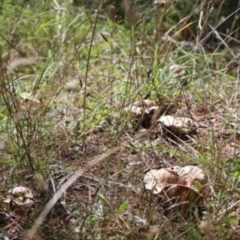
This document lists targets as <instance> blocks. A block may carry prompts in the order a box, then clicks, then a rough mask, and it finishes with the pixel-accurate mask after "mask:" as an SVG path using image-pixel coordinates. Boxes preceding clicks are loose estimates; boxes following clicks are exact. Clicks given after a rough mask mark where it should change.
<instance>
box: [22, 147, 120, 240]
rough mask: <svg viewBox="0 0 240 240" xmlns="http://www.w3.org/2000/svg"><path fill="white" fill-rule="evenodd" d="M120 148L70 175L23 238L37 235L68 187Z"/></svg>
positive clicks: (99, 156) (25, 239)
mask: <svg viewBox="0 0 240 240" xmlns="http://www.w3.org/2000/svg"><path fill="white" fill-rule="evenodd" d="M118 150H119V147H115V148H113V149H111V150H108V151H107V152H106V153H103V154H101V155H98V156H96V157H95V158H94V159H93V160H92V161H89V162H88V163H87V164H86V165H85V166H84V167H83V168H81V169H79V170H77V171H76V172H75V173H74V175H73V176H72V177H70V178H69V179H68V180H67V181H66V182H65V183H64V184H63V185H62V186H61V187H60V188H59V189H58V191H57V192H56V193H55V194H54V195H53V197H52V198H51V199H50V200H49V202H48V203H47V205H46V206H45V208H44V209H43V211H42V212H41V214H40V215H39V216H38V218H37V219H36V220H35V222H34V224H33V226H32V228H31V229H30V230H29V231H28V232H27V234H26V235H25V237H24V238H23V240H31V239H33V237H34V236H35V235H36V233H37V230H38V228H39V227H40V225H41V224H42V223H43V221H44V219H45V218H46V217H47V215H48V214H49V212H50V211H51V209H52V208H53V207H54V205H55V204H56V203H57V201H58V200H59V199H60V198H61V196H62V194H63V193H64V192H66V191H67V189H68V188H69V187H70V186H71V185H72V184H73V183H74V182H76V180H77V179H78V178H79V177H80V176H82V174H83V173H84V172H85V171H87V170H89V169H90V168H92V167H93V166H95V165H97V164H98V163H100V162H102V161H103V160H104V159H106V158H107V157H109V156H110V155H112V154H113V153H116V152H117V151H118Z"/></svg>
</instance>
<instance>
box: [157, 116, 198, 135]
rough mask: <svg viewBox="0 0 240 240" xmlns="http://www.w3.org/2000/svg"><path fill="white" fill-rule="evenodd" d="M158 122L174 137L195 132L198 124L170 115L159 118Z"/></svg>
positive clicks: (185, 118) (188, 119)
mask: <svg viewBox="0 0 240 240" xmlns="http://www.w3.org/2000/svg"><path fill="white" fill-rule="evenodd" d="M158 122H160V123H161V125H162V126H163V127H164V128H167V129H168V130H169V131H170V132H172V133H173V134H174V135H177V136H178V135H182V134H190V133H193V132H194V131H196V129H197V127H198V124H197V123H196V122H194V121H193V120H192V119H191V118H187V117H174V116H171V115H165V116H161V117H160V118H159V119H158Z"/></svg>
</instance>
